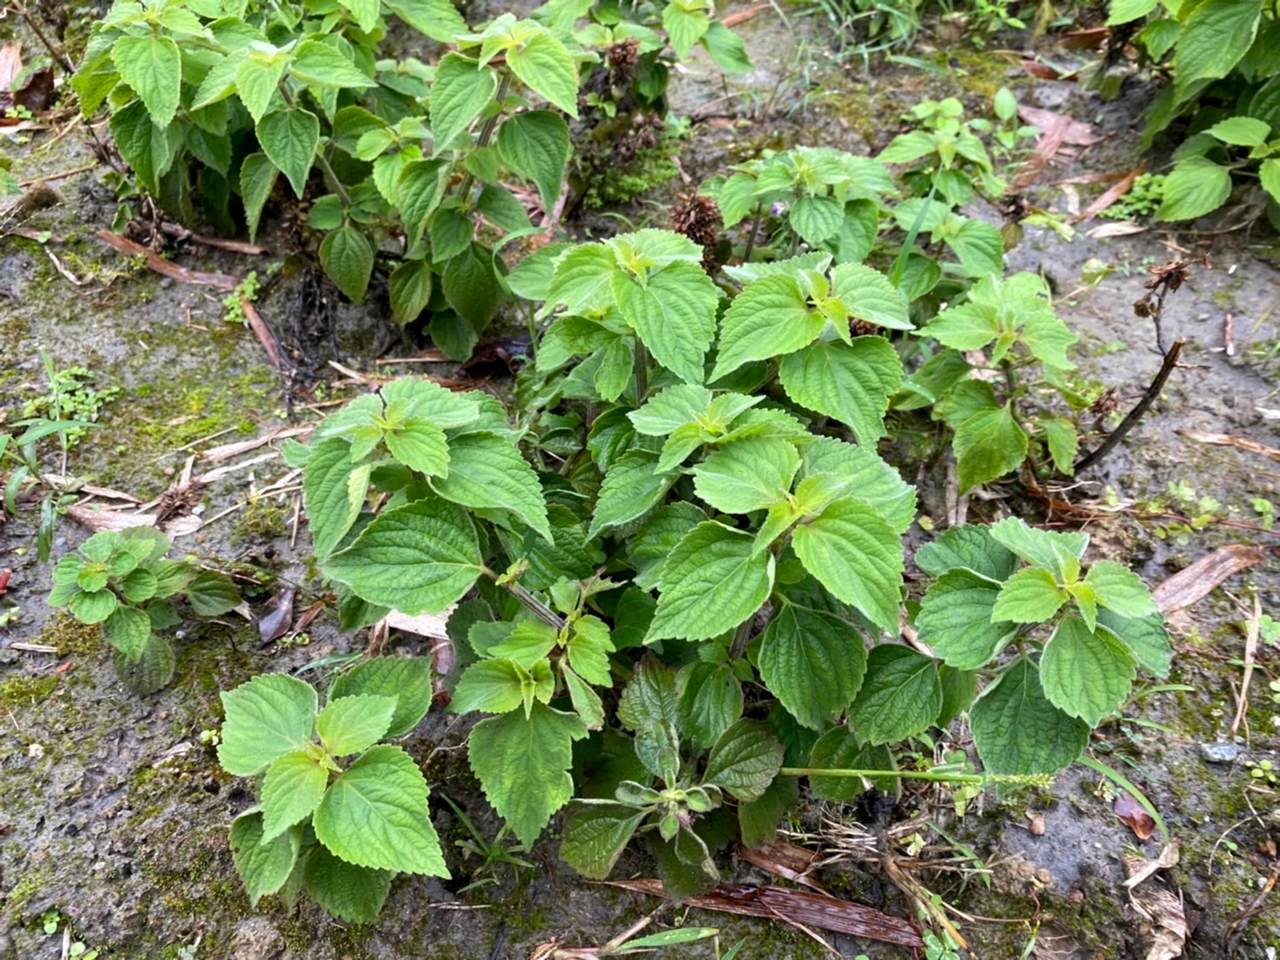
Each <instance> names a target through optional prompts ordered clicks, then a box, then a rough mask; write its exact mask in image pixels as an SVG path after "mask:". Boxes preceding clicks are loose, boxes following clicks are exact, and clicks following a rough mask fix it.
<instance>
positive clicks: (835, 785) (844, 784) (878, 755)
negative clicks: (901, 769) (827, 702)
mask: <svg viewBox="0 0 1280 960" xmlns="http://www.w3.org/2000/svg"><path fill="white" fill-rule="evenodd" d="M807 765H808V766H810V767H814V768H815V769H818V770H885V771H887V772H890V773H892V772H893V771H894V770H895V769H897V767H896V764H895V763H894V762H893V755H892V754H891V753H890V752H889V750H888V749H887V748H886V747H884V746H873V745H872V744H869V743H866V742H865V741H863V739H862V738H861V737H859V736H858V734H857V733H856V732H855V731H854V730H853V729H852V728H851V727H832V728H831V729H830V730H828V731H827V732H826V733H824V734H823V735H822V736H821V737H819V738H818V740H817V742H816V743H814V745H813V747H812V749H811V750H810V751H809V757H808V764H807ZM873 786H874V787H877V788H879V789H880V790H884V791H886V792H891V791H892V790H893V789H894V788H895V786H896V779H895V778H893V777H876V778H871V777H867V778H863V777H821V776H817V777H810V778H809V788H810V790H811V791H812V792H813V795H814V796H815V797H818V798H820V799H822V800H830V801H833V802H835V803H849V802H851V801H853V800H856V799H858V797H860V796H861V795H862V794H864V793H866V792H867V790H868V789H870V788H871V787H873Z"/></svg>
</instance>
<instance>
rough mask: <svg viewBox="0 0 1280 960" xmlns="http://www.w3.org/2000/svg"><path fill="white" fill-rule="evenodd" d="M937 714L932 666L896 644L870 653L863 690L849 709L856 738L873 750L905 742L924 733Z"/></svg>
mask: <svg viewBox="0 0 1280 960" xmlns="http://www.w3.org/2000/svg"><path fill="white" fill-rule="evenodd" d="M941 711H942V683H941V681H940V680H939V678H938V664H937V662H936V661H933V660H930V659H929V658H928V657H926V656H922V655H921V654H918V653H916V652H915V651H914V650H911V649H909V648H907V647H903V646H898V645H896V644H887V643H882V644H880V645H879V646H877V647H873V648H872V650H871V653H870V655H869V656H868V657H867V672H866V675H865V676H864V677H863V679H862V688H861V689H860V690H859V691H858V696H857V699H855V700H854V702H853V706H852V707H850V709H849V722H850V724H851V725H852V727H853V729H854V730H856V731H857V732H858V734H859V736H861V737H862V738H863V739H864V740H865V741H866V742H868V743H870V744H873V745H874V744H881V743H893V742H895V741H898V740H905V739H906V738H907V737H914V736H915V735H916V734H918V733H923V732H924V731H925V730H927V729H928V728H929V727H930V726H931V725H932V724H933V723H934V722H936V721H937V719H938V714H939V713H940V712H941Z"/></svg>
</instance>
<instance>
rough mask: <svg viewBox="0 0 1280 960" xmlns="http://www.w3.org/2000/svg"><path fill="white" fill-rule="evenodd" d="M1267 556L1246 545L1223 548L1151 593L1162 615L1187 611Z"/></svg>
mask: <svg viewBox="0 0 1280 960" xmlns="http://www.w3.org/2000/svg"><path fill="white" fill-rule="evenodd" d="M1266 557H1267V551H1266V550H1263V549H1262V548H1261V547H1251V546H1249V545H1248V544H1244V543H1233V544H1231V545H1230V546H1226V547H1220V548H1218V549H1217V550H1215V551H1213V553H1210V554H1208V555H1207V556H1203V557H1201V558H1200V559H1199V560H1197V561H1196V562H1195V563H1193V564H1191V566H1189V567H1186V568H1184V569H1182V570H1179V571H1178V572H1177V573H1175V574H1174V575H1173V576H1171V577H1169V578H1168V579H1167V580H1165V581H1164V582H1163V583H1161V584H1160V585H1159V586H1157V587H1156V588H1155V589H1154V590H1152V591H1151V595H1152V596H1153V597H1155V601H1156V605H1157V606H1159V607H1160V612H1161V613H1163V614H1165V615H1166V616H1167V615H1168V614H1170V613H1173V612H1174V611H1175V610H1184V609H1186V608H1187V607H1190V606H1193V605H1195V604H1196V603H1199V602H1200V601H1201V600H1203V599H1204V598H1205V597H1207V596H1208V595H1209V594H1210V593H1211V592H1212V591H1213V590H1214V588H1215V587H1217V586H1218V585H1219V584H1221V583H1222V582H1224V581H1225V580H1227V579H1228V578H1229V577H1232V576H1234V575H1235V574H1237V573H1239V572H1240V571H1241V570H1248V569H1249V568H1250V567H1252V566H1253V565H1254V564H1256V563H1260V562H1262V561H1263V560H1265V559H1266Z"/></svg>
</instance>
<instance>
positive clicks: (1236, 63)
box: [1107, 0, 1280, 229]
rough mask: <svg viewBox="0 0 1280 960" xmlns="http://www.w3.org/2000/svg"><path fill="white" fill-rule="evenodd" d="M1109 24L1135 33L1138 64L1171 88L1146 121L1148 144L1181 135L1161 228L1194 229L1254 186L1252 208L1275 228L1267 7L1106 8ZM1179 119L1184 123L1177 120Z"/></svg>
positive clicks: (1278, 185)
mask: <svg viewBox="0 0 1280 960" xmlns="http://www.w3.org/2000/svg"><path fill="white" fill-rule="evenodd" d="M1109 10H1110V15H1109V17H1108V19H1107V24H1108V25H1109V26H1112V27H1114V28H1117V29H1120V30H1128V31H1134V32H1135V33H1136V37H1135V40H1136V44H1137V46H1138V47H1139V49H1140V50H1141V51H1142V53H1143V56H1144V59H1145V60H1146V61H1147V62H1148V63H1149V64H1150V65H1151V66H1152V67H1153V69H1154V70H1156V71H1157V72H1158V73H1159V74H1162V75H1164V76H1165V77H1166V78H1167V80H1168V82H1167V84H1166V85H1165V87H1164V89H1162V90H1161V91H1160V93H1159V94H1158V95H1157V96H1156V97H1155V99H1154V100H1153V101H1152V103H1151V106H1150V108H1149V109H1148V112H1147V126H1146V129H1145V131H1144V133H1143V141H1144V144H1146V145H1147V146H1150V144H1151V143H1152V141H1153V140H1154V138H1155V137H1156V136H1157V135H1158V134H1160V133H1162V132H1165V131H1168V130H1171V129H1174V126H1175V124H1177V126H1178V128H1179V129H1180V130H1181V131H1182V134H1181V143H1180V144H1179V146H1178V148H1177V150H1176V151H1175V152H1174V164H1173V169H1172V170H1170V172H1169V174H1168V176H1167V177H1166V178H1165V181H1164V185H1163V190H1162V197H1161V203H1160V207H1159V209H1158V210H1157V211H1156V219H1158V220H1171V221H1179V220H1194V219H1197V218H1198V217H1202V216H1205V215H1206V214H1209V213H1212V212H1213V211H1215V210H1217V209H1218V208H1220V207H1221V206H1223V205H1224V204H1225V203H1226V202H1227V200H1228V199H1229V198H1230V197H1231V194H1232V191H1233V187H1234V185H1236V184H1250V185H1253V184H1256V186H1257V188H1259V189H1257V191H1256V196H1257V199H1258V201H1260V202H1259V203H1258V204H1257V207H1258V209H1264V208H1265V210H1266V213H1267V216H1268V217H1269V218H1270V220H1271V222H1272V224H1273V225H1274V226H1276V228H1277V229H1280V75H1277V73H1276V69H1275V50H1276V48H1277V45H1278V44H1280V22H1277V20H1276V17H1275V10H1274V8H1272V7H1270V6H1269V5H1268V4H1267V3H1265V2H1264V0H1247V2H1246V0H1240V2H1233V0H1212V2H1208V3H1201V4H1189V5H1183V6H1179V7H1176V8H1168V9H1166V8H1164V7H1158V5H1157V4H1155V3H1154V2H1148V0H1112V3H1111V5H1110V8H1109ZM1184 120H1185V124H1184V123H1182V122H1181V121H1184Z"/></svg>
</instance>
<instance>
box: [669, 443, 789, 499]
mask: <svg viewBox="0 0 1280 960" xmlns="http://www.w3.org/2000/svg"><path fill="white" fill-rule="evenodd" d="M799 469H800V453H799V451H797V450H796V448H795V444H793V443H790V442H788V441H786V440H778V439H774V438H772V437H752V438H750V439H748V440H739V441H737V442H736V443H730V444H726V445H725V446H723V447H721V448H720V449H718V450H716V451H715V452H714V453H712V454H711V456H709V457H707V459H705V460H703V461H702V462H701V463H700V464H698V465H697V466H696V467H694V468H693V488H694V491H695V492H696V493H697V494H698V496H699V497H701V498H702V499H703V500H705V501H706V502H707V503H709V504H710V505H711V506H712V507H714V508H715V509H716V510H720V511H722V512H724V513H751V512H752V511H755V510H763V509H765V508H766V507H769V506H771V505H773V504H775V503H778V502H779V501H781V500H783V499H785V497H786V495H787V491H788V490H790V489H791V481H792V479H793V478H794V477H795V475H796V471H797V470H799Z"/></svg>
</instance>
